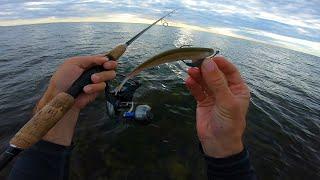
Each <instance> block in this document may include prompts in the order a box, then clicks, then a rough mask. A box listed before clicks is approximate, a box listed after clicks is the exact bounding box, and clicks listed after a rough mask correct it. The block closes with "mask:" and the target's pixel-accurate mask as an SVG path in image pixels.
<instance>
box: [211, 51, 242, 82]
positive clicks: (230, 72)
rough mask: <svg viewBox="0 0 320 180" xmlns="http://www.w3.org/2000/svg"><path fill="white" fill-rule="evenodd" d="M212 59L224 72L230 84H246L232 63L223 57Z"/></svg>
mask: <svg viewBox="0 0 320 180" xmlns="http://www.w3.org/2000/svg"><path fill="white" fill-rule="evenodd" d="M212 59H213V60H214V62H215V63H216V64H217V66H218V67H219V69H220V70H221V71H222V72H223V74H224V75H225V77H226V78H227V81H228V82H229V84H240V83H243V82H244V81H243V79H242V78H241V75H240V72H239V70H238V69H237V67H236V66H235V65H233V64H232V63H231V62H229V61H228V60H226V59H225V58H224V57H222V56H216V57H214V58H212Z"/></svg>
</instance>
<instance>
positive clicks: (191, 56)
mask: <svg viewBox="0 0 320 180" xmlns="http://www.w3.org/2000/svg"><path fill="white" fill-rule="evenodd" d="M217 53H219V51H216V52H215V51H214V50H213V49H211V48H202V47H186V48H176V49H171V50H168V51H164V52H162V53H160V54H158V55H155V56H153V57H151V58H150V59H148V60H146V61H145V62H144V63H142V64H140V65H139V66H137V67H136V68H135V69H134V70H133V71H131V72H130V73H129V74H128V75H127V76H126V77H125V79H124V80H123V81H122V82H121V84H120V85H119V86H117V87H116V89H115V93H116V94H117V93H118V92H119V91H120V90H121V89H122V87H123V85H124V84H125V83H126V82H127V81H128V80H129V79H131V78H133V77H134V76H135V75H137V74H139V73H140V72H141V71H143V70H144V69H146V68H151V67H155V66H158V65H161V64H164V63H169V62H175V61H184V60H191V61H192V63H187V62H185V61H184V62H185V63H186V64H187V65H188V66H200V65H201V63H202V62H203V60H204V59H205V58H206V57H210V56H214V55H216V54H217Z"/></svg>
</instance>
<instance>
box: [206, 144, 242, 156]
mask: <svg viewBox="0 0 320 180" xmlns="http://www.w3.org/2000/svg"><path fill="white" fill-rule="evenodd" d="M213 142H214V141H213V140H211V141H202V142H201V146H202V149H203V152H204V153H205V154H206V155H207V156H210V157H214V158H225V157H229V156H232V155H235V154H238V153H240V152H242V151H243V149H244V146H243V143H242V141H241V140H240V141H237V142H233V143H229V144H224V143H221V144H219V143H213Z"/></svg>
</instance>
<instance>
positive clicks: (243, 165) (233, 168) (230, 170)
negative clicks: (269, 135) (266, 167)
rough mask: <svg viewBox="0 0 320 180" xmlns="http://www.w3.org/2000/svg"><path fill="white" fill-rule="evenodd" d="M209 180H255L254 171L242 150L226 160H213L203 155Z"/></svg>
mask: <svg viewBox="0 0 320 180" xmlns="http://www.w3.org/2000/svg"><path fill="white" fill-rule="evenodd" d="M204 157H205V161H206V164H207V175H208V179H209V180H256V179H257V177H256V174H255V171H254V169H253V167H252V165H251V163H250V160H249V153H248V151H247V149H244V150H243V151H242V152H240V153H239V154H235V155H232V156H229V157H226V158H213V157H209V156H206V155H204Z"/></svg>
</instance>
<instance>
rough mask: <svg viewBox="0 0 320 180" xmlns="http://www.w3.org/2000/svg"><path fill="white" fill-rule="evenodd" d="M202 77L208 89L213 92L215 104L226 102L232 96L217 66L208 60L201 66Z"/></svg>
mask: <svg viewBox="0 0 320 180" xmlns="http://www.w3.org/2000/svg"><path fill="white" fill-rule="evenodd" d="M201 73H202V77H203V79H204V81H205V83H206V84H207V87H208V89H209V90H210V91H211V92H213V94H214V97H215V99H216V100H217V103H219V101H220V102H221V101H228V100H229V99H230V98H231V97H232V96H231V95H232V94H231V91H230V89H229V87H228V82H227V80H226V78H225V77H224V74H223V73H222V72H221V71H220V69H219V67H218V66H217V64H216V63H215V62H214V61H213V60H212V59H210V58H207V59H205V60H204V62H203V63H202V65H201Z"/></svg>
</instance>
